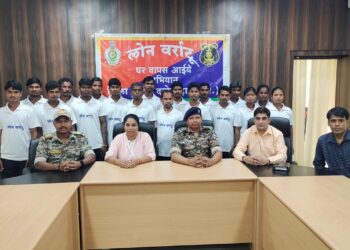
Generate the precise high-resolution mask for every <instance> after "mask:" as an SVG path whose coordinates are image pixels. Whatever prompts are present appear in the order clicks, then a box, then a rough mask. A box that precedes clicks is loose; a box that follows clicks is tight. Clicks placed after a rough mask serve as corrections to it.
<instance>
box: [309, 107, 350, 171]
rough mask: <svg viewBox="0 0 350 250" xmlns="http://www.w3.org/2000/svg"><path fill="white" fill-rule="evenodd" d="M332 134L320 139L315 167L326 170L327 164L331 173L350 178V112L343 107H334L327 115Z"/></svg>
mask: <svg viewBox="0 0 350 250" xmlns="http://www.w3.org/2000/svg"><path fill="white" fill-rule="evenodd" d="M327 119H328V126H329V128H330V129H331V132H330V133H327V134H324V135H322V136H320V138H318V141H317V146H316V152H315V158H314V162H313V164H314V166H315V168H316V169H321V170H322V169H324V168H325V164H326V163H327V165H328V168H329V169H330V170H331V171H334V172H336V173H340V174H343V175H346V176H347V177H350V158H349V155H350V131H349V130H348V129H347V127H348V123H349V112H348V111H347V110H346V109H345V108H343V107H334V108H332V109H330V110H329V111H328V113H327Z"/></svg>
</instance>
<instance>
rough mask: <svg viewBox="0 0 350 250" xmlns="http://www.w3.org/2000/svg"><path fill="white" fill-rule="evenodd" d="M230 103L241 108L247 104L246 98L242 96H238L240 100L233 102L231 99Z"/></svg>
mask: <svg viewBox="0 0 350 250" xmlns="http://www.w3.org/2000/svg"><path fill="white" fill-rule="evenodd" d="M230 103H231V104H232V105H234V106H236V108H240V107H243V106H244V105H245V100H243V99H242V98H240V97H239V98H238V101H237V102H233V101H231V100H230Z"/></svg>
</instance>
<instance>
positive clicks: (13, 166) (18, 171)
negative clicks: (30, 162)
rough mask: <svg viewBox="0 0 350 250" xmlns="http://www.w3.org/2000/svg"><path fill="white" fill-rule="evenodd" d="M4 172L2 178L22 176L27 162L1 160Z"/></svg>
mask: <svg viewBox="0 0 350 250" xmlns="http://www.w3.org/2000/svg"><path fill="white" fill-rule="evenodd" d="M1 161H2V165H3V166H4V170H3V171H2V172H1V178H2V179H5V178H10V177H15V176H19V175H22V170H23V168H24V167H25V166H26V164H27V161H12V160H7V159H1Z"/></svg>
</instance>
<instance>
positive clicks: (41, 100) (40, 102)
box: [21, 96, 47, 108]
mask: <svg viewBox="0 0 350 250" xmlns="http://www.w3.org/2000/svg"><path fill="white" fill-rule="evenodd" d="M45 102H47V99H46V98H44V97H42V96H41V98H40V99H39V100H38V101H37V102H36V103H35V104H33V103H32V102H31V101H30V100H29V96H28V97H27V98H26V99H24V100H22V101H21V103H23V104H25V105H27V106H29V107H31V108H34V107H36V106H39V105H42V104H44V103H45Z"/></svg>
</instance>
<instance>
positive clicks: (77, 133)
mask: <svg viewBox="0 0 350 250" xmlns="http://www.w3.org/2000/svg"><path fill="white" fill-rule="evenodd" d="M71 133H72V134H73V135H77V136H79V135H80V136H85V135H84V134H83V133H82V132H80V131H71Z"/></svg>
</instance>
